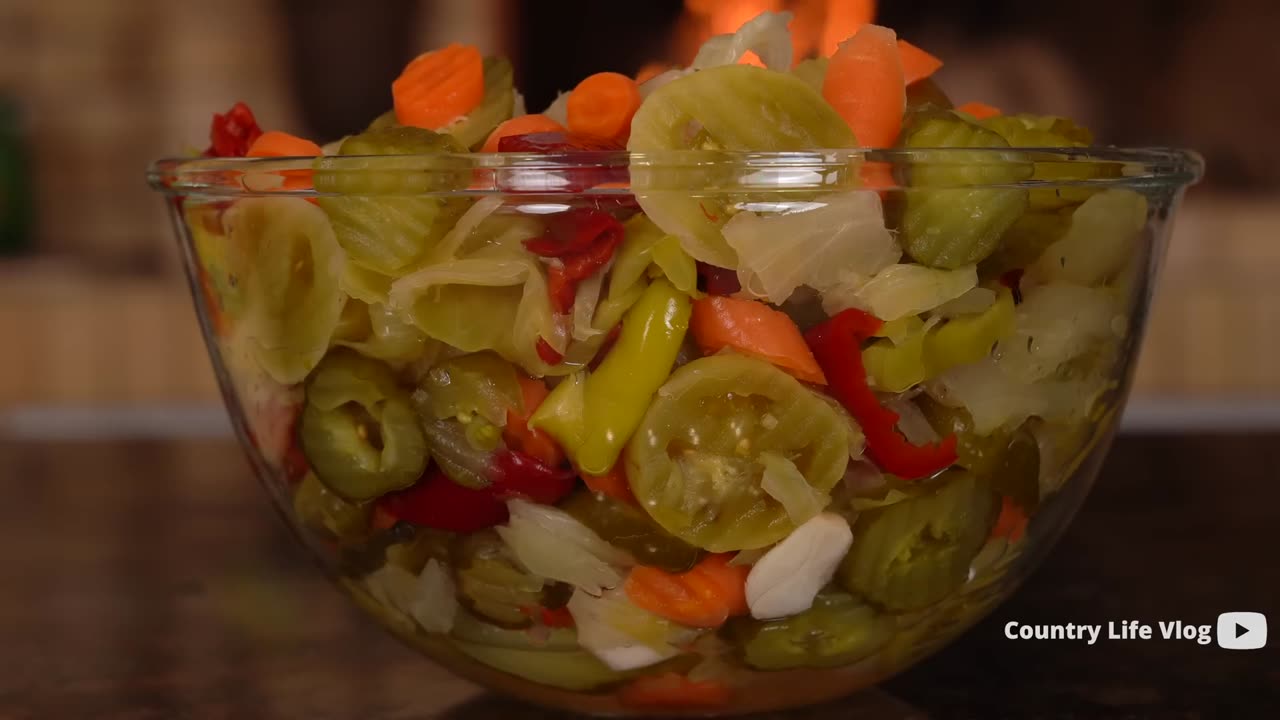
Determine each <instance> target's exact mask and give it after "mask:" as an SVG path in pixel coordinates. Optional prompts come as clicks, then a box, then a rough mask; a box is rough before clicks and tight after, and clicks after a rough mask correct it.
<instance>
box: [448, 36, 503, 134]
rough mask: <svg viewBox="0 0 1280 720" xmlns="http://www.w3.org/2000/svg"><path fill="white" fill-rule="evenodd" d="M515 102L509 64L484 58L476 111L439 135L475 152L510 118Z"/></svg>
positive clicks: (501, 58) (492, 58)
mask: <svg viewBox="0 0 1280 720" xmlns="http://www.w3.org/2000/svg"><path fill="white" fill-rule="evenodd" d="M515 99H516V94H515V80H514V74H513V73H512V71H511V61H509V60H507V59H506V58H504V57H487V58H485V59H484V99H482V100H481V101H480V104H479V105H477V106H476V109H474V110H472V111H471V112H469V113H467V114H466V115H464V116H463V117H462V118H460V119H459V120H458V121H457V122H456V123H454V124H453V125H450V126H448V127H446V128H443V129H442V130H441V132H445V133H448V134H449V135H452V136H453V137H455V138H457V139H458V142H460V143H462V145H464V146H465V147H468V148H471V149H477V148H479V147H480V146H481V145H483V144H484V141H485V140H486V139H488V137H489V133H491V132H493V129H494V128H496V127H498V125H499V124H500V123H501V122H502V121H503V120H507V119H509V118H510V117H511V112H512V108H513V107H514V106H515Z"/></svg>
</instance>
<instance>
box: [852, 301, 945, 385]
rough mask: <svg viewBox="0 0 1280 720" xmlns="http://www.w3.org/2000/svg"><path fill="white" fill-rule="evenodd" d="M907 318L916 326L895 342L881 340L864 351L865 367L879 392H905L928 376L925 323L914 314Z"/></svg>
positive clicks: (863, 360) (897, 336)
mask: <svg viewBox="0 0 1280 720" xmlns="http://www.w3.org/2000/svg"><path fill="white" fill-rule="evenodd" d="M907 318H909V319H910V320H914V321H915V322H914V323H913V325H914V326H913V327H911V326H909V327H908V328H907V329H906V330H905V331H904V332H902V333H901V334H898V335H896V336H895V337H893V339H886V340H877V341H875V342H873V343H871V344H870V345H868V346H867V348H866V349H865V350H863V351H862V364H863V365H865V366H866V368H867V377H869V378H871V382H872V384H873V385H875V387H876V389H877V390H884V391H886V392H895V393H896V392H903V391H904V390H907V389H908V388H910V387H911V386H912V385H915V384H916V383H919V382H923V381H924V380H925V378H926V377H928V374H929V373H928V369H927V367H926V365H925V356H924V354H925V338H926V334H925V332H924V323H922V322H920V318H918V317H915V316H914V315H908V316H907Z"/></svg>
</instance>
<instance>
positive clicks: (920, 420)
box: [884, 396, 938, 445]
mask: <svg viewBox="0 0 1280 720" xmlns="http://www.w3.org/2000/svg"><path fill="white" fill-rule="evenodd" d="M884 406H885V407H887V408H889V409H890V410H892V411H894V412H895V413H897V414H898V430H900V431H902V436H903V437H905V438H906V439H907V442H910V443H911V444H912V445H927V444H928V443H931V442H937V440H938V432H937V431H936V430H934V429H933V426H932V425H930V424H929V420H928V418H926V417H925V416H924V413H923V412H921V411H920V408H919V406H917V405H916V404H915V403H913V402H911V400H909V399H907V398H905V397H902V396H897V397H894V398H891V399H889V400H887V401H885V403H884Z"/></svg>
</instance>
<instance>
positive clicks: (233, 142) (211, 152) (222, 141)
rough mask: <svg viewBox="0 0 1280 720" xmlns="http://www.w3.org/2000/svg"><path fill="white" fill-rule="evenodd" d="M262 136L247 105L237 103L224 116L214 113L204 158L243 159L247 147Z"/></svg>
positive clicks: (247, 150) (260, 129) (247, 149)
mask: <svg viewBox="0 0 1280 720" xmlns="http://www.w3.org/2000/svg"><path fill="white" fill-rule="evenodd" d="M261 135H262V128H260V127H258V121H257V120H256V119H254V117H253V111H252V110H250V109H249V106H248V105H245V104H244V103H242V102H238V103H236V104H235V105H232V106H231V109H230V110H228V111H227V112H226V113H225V114H218V113H214V115H213V124H212V126H211V127H210V128H209V142H210V145H209V149H208V150H205V151H204V156H205V157H244V156H245V154H246V153H248V152H249V146H251V145H253V141H254V140H257V139H258V137H259V136H261Z"/></svg>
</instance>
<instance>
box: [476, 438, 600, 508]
mask: <svg viewBox="0 0 1280 720" xmlns="http://www.w3.org/2000/svg"><path fill="white" fill-rule="evenodd" d="M577 479H578V476H577V475H575V474H574V472H573V471H572V470H569V469H567V468H557V467H552V466H550V465H548V464H546V463H544V462H542V461H541V460H539V459H538V458H536V457H534V456H532V455H529V454H527V453H523V452H520V451H519V450H502V451H499V452H498V453H497V454H496V455H495V456H494V461H493V484H492V485H490V486H489V487H488V488H486V489H487V490H488V491H489V493H490V494H491V495H493V496H494V497H496V498H498V499H501V500H506V499H508V498H513V497H520V498H524V499H526V500H529V501H532V502H536V503H539V504H541V505H555V504H556V503H557V502H560V500H561V499H562V498H563V497H564V496H565V495H568V494H569V492H570V491H571V490H573V486H574V485H575V484H576V483H577Z"/></svg>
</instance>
